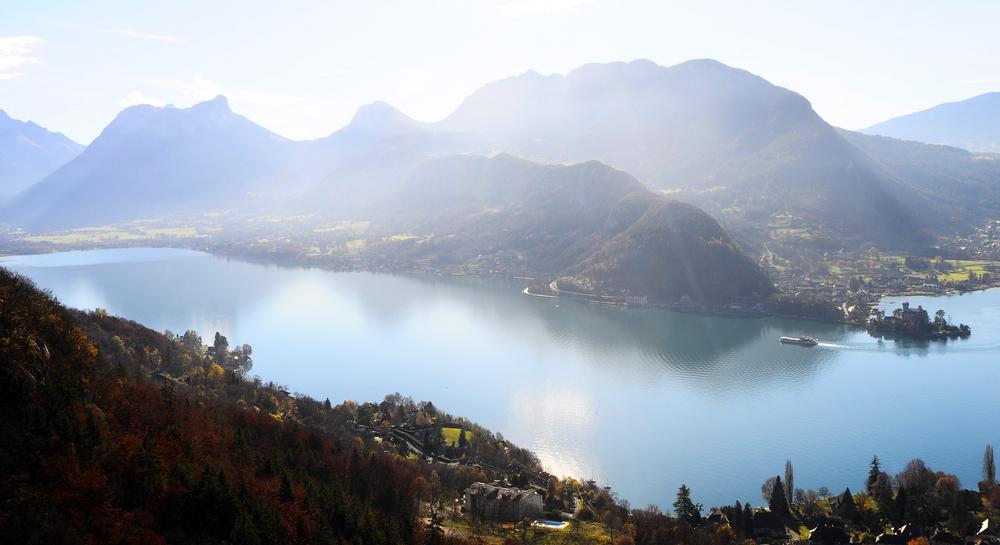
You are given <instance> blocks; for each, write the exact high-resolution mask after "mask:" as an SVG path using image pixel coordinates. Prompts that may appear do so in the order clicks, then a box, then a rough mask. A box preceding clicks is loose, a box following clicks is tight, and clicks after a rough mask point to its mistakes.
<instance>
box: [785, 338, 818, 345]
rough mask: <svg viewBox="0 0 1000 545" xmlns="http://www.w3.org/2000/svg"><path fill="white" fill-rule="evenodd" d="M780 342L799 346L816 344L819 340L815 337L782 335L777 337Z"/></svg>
mask: <svg viewBox="0 0 1000 545" xmlns="http://www.w3.org/2000/svg"><path fill="white" fill-rule="evenodd" d="M778 341H779V342H781V344H797V345H799V346H816V345H817V344H819V341H817V340H816V338H815V337H782V338H780V339H778Z"/></svg>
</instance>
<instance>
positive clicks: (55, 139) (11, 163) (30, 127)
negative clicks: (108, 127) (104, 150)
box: [0, 110, 83, 202]
mask: <svg viewBox="0 0 1000 545" xmlns="http://www.w3.org/2000/svg"><path fill="white" fill-rule="evenodd" d="M82 149H83V146H81V145H80V144H77V143H76V142H74V141H72V140H70V139H69V138H66V137H65V136H63V135H62V134H61V133H57V132H50V131H48V130H46V129H44V128H42V127H39V126H38V125H36V124H35V123H33V122H31V121H18V120H16V119H12V118H11V117H9V116H8V115H7V114H6V113H5V112H4V111H3V110H0V202H3V201H5V200H6V199H8V198H10V197H12V196H14V195H16V194H17V193H20V192H21V191H23V190H24V189H26V188H27V187H28V186H30V185H31V184H33V183H35V182H37V181H39V180H41V179H42V178H44V177H45V176H47V175H49V174H51V173H52V172H53V171H55V170H56V169H57V168H59V167H61V166H62V165H63V164H65V163H66V162H67V161H69V160H70V159H72V158H73V157H75V156H76V155H77V154H78V153H80V150H82Z"/></svg>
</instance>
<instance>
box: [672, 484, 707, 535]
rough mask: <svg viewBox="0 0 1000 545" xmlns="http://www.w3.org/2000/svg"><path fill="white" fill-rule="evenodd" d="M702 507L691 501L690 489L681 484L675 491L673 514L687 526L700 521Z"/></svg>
mask: <svg viewBox="0 0 1000 545" xmlns="http://www.w3.org/2000/svg"><path fill="white" fill-rule="evenodd" d="M701 510H702V505H701V504H700V503H694V501H692V500H691V489H690V488H688V487H687V485H685V484H682V485H681V487H680V488H678V489H677V500H676V501H674V513H675V514H677V516H678V517H679V518H681V519H684V520H686V521H687V522H688V523H689V524H691V525H694V524H698V522H699V521H701Z"/></svg>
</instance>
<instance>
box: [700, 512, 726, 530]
mask: <svg viewBox="0 0 1000 545" xmlns="http://www.w3.org/2000/svg"><path fill="white" fill-rule="evenodd" d="M728 524H729V517H727V516H726V514H725V513H723V512H722V511H719V510H718V509H713V510H712V512H711V514H709V515H708V516H707V517H705V525H706V526H722V525H728Z"/></svg>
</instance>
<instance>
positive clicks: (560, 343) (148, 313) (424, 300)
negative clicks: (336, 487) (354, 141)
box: [0, 249, 1000, 508]
mask: <svg viewBox="0 0 1000 545" xmlns="http://www.w3.org/2000/svg"><path fill="white" fill-rule="evenodd" d="M0 265H3V266H6V267H10V268H12V269H15V270H17V271H19V272H21V273H24V274H26V275H27V276H29V277H31V278H33V279H34V280H35V281H36V282H37V283H38V284H39V285H40V286H41V287H43V288H46V289H49V290H51V291H52V292H53V293H54V294H55V295H56V296H57V297H58V298H59V299H60V300H62V301H63V302H64V303H66V304H67V305H70V306H74V307H78V308H86V309H92V308H95V307H103V308H106V309H108V311H109V312H111V313H113V314H117V315H121V316H124V317H128V318H131V319H134V320H137V321H139V322H142V323H144V324H146V325H147V326H149V327H151V328H153V329H157V330H164V329H170V330H172V331H175V332H183V331H184V330H186V329H196V330H198V331H199V332H200V333H201V335H202V337H204V338H206V339H211V337H212V335H213V334H214V332H215V331H221V332H222V333H223V334H224V335H226V336H227V337H229V340H230V344H231V345H232V344H234V343H244V342H245V343H249V344H251V345H252V346H253V348H254V369H253V372H254V373H256V374H259V375H260V376H261V377H262V378H264V379H265V380H274V381H276V382H278V383H281V384H284V385H286V386H288V387H289V388H290V389H291V390H292V391H293V392H301V393H304V394H308V395H310V396H313V397H315V398H318V399H323V398H327V397H328V398H330V399H331V400H332V401H334V402H337V401H342V400H345V399H353V400H358V401H364V400H373V401H378V400H380V399H381V398H382V397H383V396H384V395H385V394H387V393H391V392H396V391H398V392H401V393H403V394H406V395H410V396H412V397H413V398H414V399H417V400H422V399H425V400H431V401H433V402H434V403H435V405H437V406H438V407H441V408H442V409H444V410H446V411H448V412H451V413H453V414H456V415H463V416H467V417H468V418H470V419H472V420H475V421H477V422H479V423H481V424H482V425H484V426H486V427H488V428H490V429H492V430H494V431H497V432H501V433H503V435H504V436H505V437H507V438H508V439H511V440H513V441H514V442H516V443H518V444H520V445H522V446H525V447H528V448H531V449H532V450H534V451H535V452H536V453H538V455H539V457H540V458H541V460H542V462H543V463H544V464H545V466H546V467H547V468H548V469H549V470H550V471H552V472H554V473H557V474H571V475H574V476H580V477H584V478H587V477H593V478H596V479H598V480H599V481H600V482H602V483H604V484H610V485H612V486H613V487H614V488H615V490H616V491H618V492H619V493H620V494H621V495H622V496H624V497H625V498H627V499H629V500H630V501H631V503H632V504H633V505H636V506H643V505H647V504H651V503H655V504H658V505H660V506H661V507H663V508H669V505H670V504H671V502H672V501H673V499H674V496H675V493H676V490H677V487H678V486H679V485H680V484H681V483H686V484H687V485H689V486H690V487H691V488H692V490H693V493H694V496H695V499H696V500H697V501H700V502H703V503H705V504H706V506H710V505H719V504H722V503H729V502H732V501H735V500H737V499H739V500H742V501H746V500H750V501H752V502H754V503H761V498H760V484H761V483H762V482H763V481H764V480H765V479H766V478H767V477H769V476H773V475H776V474H778V473H780V472H782V471H783V467H784V462H785V460H786V459H791V460H792V461H793V464H794V466H795V483H796V486H798V487H803V488H818V487H820V486H823V485H826V486H829V487H830V489H831V490H834V491H837V490H842V489H843V487H845V486H850V487H851V489H852V490H858V489H860V488H861V487H862V484H863V482H864V478H865V476H866V474H867V464H868V461H869V459H870V458H871V456H872V454H873V453H878V455H879V457H880V458H881V459H882V460H883V463H884V466H885V467H886V469H887V470H889V471H892V472H895V471H899V470H900V469H902V467H903V465H905V463H906V462H907V461H908V460H909V459H911V458H915V457H919V458H923V459H924V460H925V461H926V462H927V463H928V464H929V465H930V466H931V467H932V468H934V469H941V470H945V471H949V472H953V473H956V474H957V475H958V476H959V478H960V479H961V480H962V483H963V485H965V486H966V487H971V488H974V487H975V486H976V482H977V481H978V480H979V479H980V463H981V460H982V452H983V447H984V446H985V445H986V444H987V443H993V444H997V445H1000V413H998V409H1000V395H998V394H1000V388H998V386H1000V291H998V290H991V291H986V292H978V293H972V294H966V295H962V296H956V297H943V298H926V297H913V298H910V300H911V302H912V303H913V304H923V305H924V306H925V307H926V308H929V309H930V310H931V312H932V313H933V311H934V310H937V309H938V308H943V309H945V310H946V311H947V312H948V313H949V314H950V315H951V316H952V318H953V319H954V320H955V321H962V322H965V323H969V324H970V325H971V326H972V327H973V335H972V337H971V338H970V339H967V340H960V341H952V342H947V343H929V344H928V343H917V342H909V343H901V344H897V343H894V342H891V341H886V342H884V343H880V342H878V341H877V340H875V339H873V338H871V337H870V336H868V334H867V333H864V332H862V331H857V330H853V329H847V328H845V327H840V326H833V325H824V324H814V323H808V322H796V321H790V320H781V319H729V318H716V317H705V316H696V315H686V314H679V313H673V312H668V311H663V310H656V309H623V308H612V307H604V306H599V305H588V304H585V303H574V302H569V301H560V300H555V299H544V298H535V297H528V296H524V295H522V294H521V293H520V292H519V289H518V288H517V287H515V286H509V285H505V284H504V283H502V282H499V283H498V282H491V281H485V280H469V279H445V278H439V277H432V276H412V275H387V274H369V273H331V272H324V271H320V270H309V269H295V268H281V267H276V266H267V265H257V264H249V263H243V262H239V261H231V260H226V259H223V258H217V257H212V256H208V255H205V254H201V253H197V252H189V251H184V250H169V249H127V250H101V251H92V252H67V253H62V254H50V255H41V256H24V257H8V258H0ZM781 335H813V336H816V337H818V338H820V339H821V340H822V341H823V343H822V344H821V346H819V347H815V348H802V347H796V346H783V345H780V344H779V343H778V342H777V339H778V337H779V336H781Z"/></svg>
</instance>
